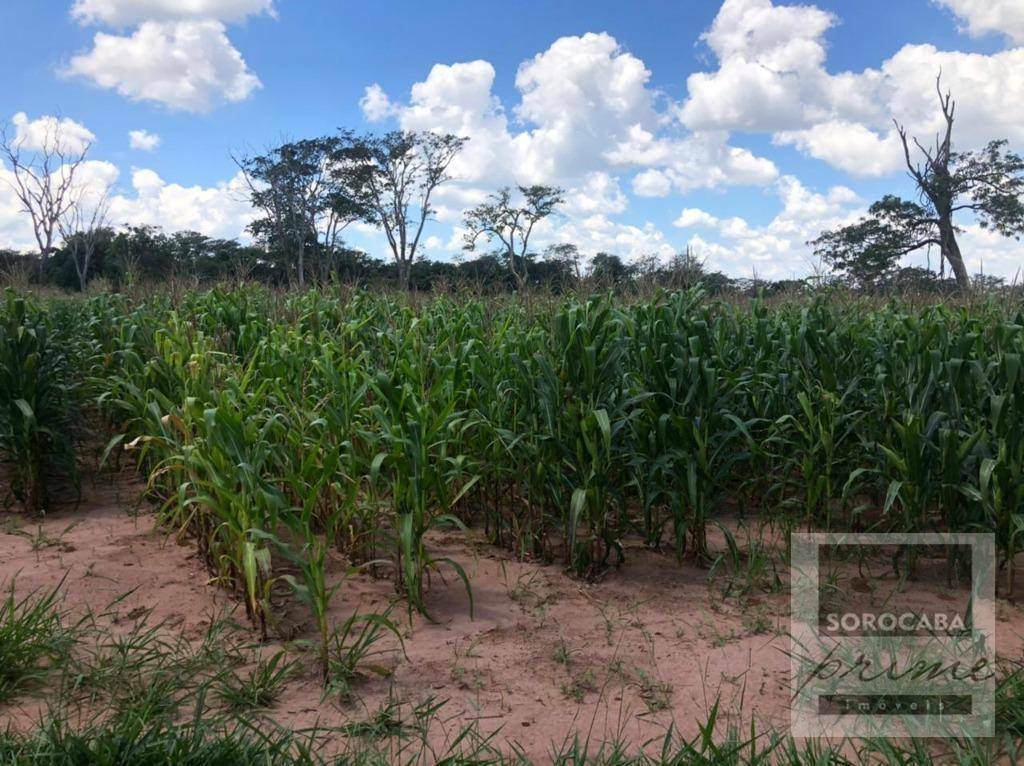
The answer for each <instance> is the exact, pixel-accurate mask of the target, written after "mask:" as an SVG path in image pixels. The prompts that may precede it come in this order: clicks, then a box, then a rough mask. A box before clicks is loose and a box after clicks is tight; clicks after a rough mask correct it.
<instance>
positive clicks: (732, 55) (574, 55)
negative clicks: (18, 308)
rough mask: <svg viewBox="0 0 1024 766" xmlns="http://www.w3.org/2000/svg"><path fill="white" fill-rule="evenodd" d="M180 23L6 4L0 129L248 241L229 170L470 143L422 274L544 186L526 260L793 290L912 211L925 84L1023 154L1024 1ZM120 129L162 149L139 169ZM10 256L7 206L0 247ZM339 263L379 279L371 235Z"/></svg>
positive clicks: (97, 3)
mask: <svg viewBox="0 0 1024 766" xmlns="http://www.w3.org/2000/svg"><path fill="white" fill-rule="evenodd" d="M182 5H185V4H183V3H176V2H174V0H37V1H36V2H12V1H8V2H5V3H3V4H2V5H0V28H2V29H6V30H18V31H17V33H16V34H13V35H8V36H6V39H5V45H4V46H3V47H2V48H0V67H2V71H4V72H6V73H7V77H5V84H4V88H3V91H2V94H0V119H7V120H13V119H14V116H15V115H18V114H20V113H24V115H25V117H24V119H22V121H21V125H22V126H23V129H25V130H27V129H28V128H27V127H24V126H28V125H31V124H32V123H33V121H37V120H40V119H44V118H45V117H46V116H48V115H58V116H60V117H62V118H67V119H70V120H73V121H74V122H75V123H77V124H78V125H80V126H83V127H84V128H85V129H87V130H88V131H89V132H90V133H91V134H92V135H93V136H94V139H95V140H94V145H93V147H92V149H91V154H90V157H91V158H92V159H93V160H95V161H96V162H97V163H98V164H97V166H96V167H95V168H94V171H95V172H94V174H93V175H95V176H96V177H97V178H100V179H102V180H104V182H110V183H113V184H115V190H116V191H117V192H118V193H119V198H118V199H117V201H116V205H115V211H116V212H117V213H118V214H119V215H121V217H123V218H125V219H126V220H131V221H132V222H133V223H137V222H152V223H156V224H161V225H164V226H165V227H166V228H176V227H179V226H186V225H188V226H189V227H190V228H197V229H200V230H204V229H205V233H209V234H211V235H217V236H234V235H240V234H242V228H243V227H244V222H245V220H246V217H245V216H246V211H245V209H244V205H242V204H241V203H239V202H238V201H237V200H236V199H235V198H236V197H237V196H239V195H238V194H237V193H234V194H233V193H232V190H231V188H230V184H231V179H232V177H233V176H234V174H235V168H234V166H233V164H232V162H231V159H230V156H229V153H230V152H231V151H240V150H241V151H244V150H245V149H246V148H247V147H249V148H254V147H255V148H259V147H263V146H266V145H268V144H270V143H272V142H274V141H275V140H277V139H279V138H281V137H282V136H287V137H302V136H310V135H318V134H322V133H325V132H330V131H332V130H333V129H335V128H337V127H339V126H344V127H351V128H355V129H357V130H383V129H388V128H391V127H397V126H399V125H401V126H404V127H412V128H420V129H445V130H453V131H454V132H464V133H467V134H469V136H470V139H471V140H470V145H471V146H472V147H473V148H474V149H475V150H476V151H478V152H481V153H482V155H486V158H487V159H486V162H484V161H477V159H478V158H470V159H468V160H467V166H466V167H465V168H462V173H461V175H460V178H461V180H460V182H459V184H457V185H456V186H457V187H458V188H457V189H456V188H453V189H451V190H449V192H450V193H449V194H447V195H445V196H443V197H442V198H441V200H440V203H441V215H440V220H439V221H437V222H435V223H434V224H432V226H431V230H430V234H431V240H430V245H431V246H430V248H429V251H428V253H429V255H430V256H431V257H438V258H450V257H453V256H455V255H456V254H457V251H458V248H457V240H458V229H457V227H458V219H459V213H460V210H461V207H462V206H464V205H465V204H467V203H468V202H472V201H473V200H475V199H478V198H479V197H480V196H481V195H482V194H485V193H486V192H487V191H489V190H491V189H493V188H495V187H496V186H497V185H499V184H503V183H509V182H517V181H541V182H548V183H557V184H559V185H561V186H563V187H565V188H567V189H569V190H570V204H569V206H568V209H567V210H566V211H565V214H564V215H563V216H562V217H561V218H560V219H559V220H558V221H557V222H552V225H551V226H550V227H549V228H548V229H546V230H544V231H542V232H541V233H540V235H539V236H540V237H541V238H542V240H543V241H548V242H555V241H562V240H565V239H571V240H573V241H577V242H579V243H580V244H581V246H582V247H583V249H584V250H585V251H588V252H593V251H595V250H598V249H607V250H613V251H616V252H620V253H621V254H622V255H624V256H625V257H627V258H628V257H636V256H638V255H640V254H642V253H644V252H657V253H661V254H662V255H665V256H667V254H668V253H670V252H671V251H673V250H678V249H682V248H683V247H685V246H686V245H687V244H691V245H692V246H693V247H694V248H695V249H696V250H697V252H698V254H700V255H702V256H703V257H705V258H706V259H707V260H708V263H709V265H711V266H712V267H714V268H722V269H724V270H726V271H727V272H729V273H732V274H734V275H737V276H749V274H750V273H752V272H754V271H756V272H757V273H760V274H765V275H774V276H790V275H794V274H798V273H806V271H807V270H808V269H809V268H810V265H809V263H808V257H807V252H806V248H805V247H804V246H803V242H804V241H805V240H806V239H807V238H808V237H809V236H813V234H814V233H816V231H818V230H820V228H822V227H824V226H827V225H834V224H836V223H841V222H844V221H847V220H853V219H854V218H856V216H857V215H858V214H860V213H861V212H862V211H863V209H864V208H865V207H866V205H867V204H869V203H870V201H872V200H873V199H875V198H877V197H878V196H879V195H881V194H882V193H885V192H889V191H902V192H904V193H906V192H907V191H908V189H907V188H906V182H905V179H904V177H903V174H902V173H901V171H900V167H899V162H898V160H899V157H898V153H895V154H894V150H895V148H896V147H895V145H894V144H893V138H894V137H893V136H892V135H891V133H890V130H889V119H890V118H891V116H892V115H893V113H895V112H900V114H899V115H897V116H899V117H900V119H901V120H903V121H905V122H906V123H907V124H908V126H909V127H910V128H911V129H912V130H914V131H915V132H920V133H921V134H922V135H923V136H927V135H929V131H931V130H933V129H934V119H935V109H934V95H933V91H932V90H931V89H932V88H933V80H934V77H935V74H936V72H937V71H938V69H939V68H940V67H941V68H942V71H943V73H944V78H945V81H946V82H947V83H948V84H949V85H950V87H952V88H953V89H954V95H955V96H956V97H957V98H958V100H959V101H960V102H961V115H962V121H963V129H962V130H960V129H959V127H960V126H958V134H957V135H958V136H959V137H960V138H961V146H963V147H964V148H970V147H971V146H974V145H979V144H980V143H983V142H984V141H985V140H987V139H988V138H992V137H1007V138H1010V139H1011V142H1012V143H1014V144H1015V145H1016V147H1017V148H1018V149H1024V127H1022V126H1024V113H1022V112H1021V111H1020V110H1024V107H1022V106H1021V103H1022V102H1024V93H1021V89H1022V88H1024V84H1022V83H1024V48H1021V47H1019V46H1021V45H1022V44H1024V0H900V1H899V2H893V1H892V0H888V1H887V2H881V1H879V0H858V2H849V1H847V2H837V1H835V0H818V1H817V2H815V3H813V5H812V4H810V3H807V4H804V5H796V4H787V3H785V2H777V3H773V2H770V0H728V2H726V3H725V4H724V6H723V4H722V3H721V2H712V1H707V2H705V1H696V2H678V1H677V2H665V1H652V2H634V3H630V4H628V5H625V4H622V3H619V2H604V1H593V0H591V1H590V2H582V1H580V2H568V1H553V2H552V1H549V2H532V1H531V2H516V3H492V2H464V1H461V0H460V1H458V2H438V3H429V4H427V3H422V2H420V3H413V2H405V1H404V0H399V1H397V2H392V3H371V4H366V3H361V4H356V3H339V2H326V1H320V0H193V2H191V3H189V4H188V6H189V8H190V9H192V10H191V11H190V12H188V13H185V12H182V11H181V6H182ZM588 33H594V34H591V35H589V36H587V35H588ZM97 36H100V37H103V38H104V39H105V42H103V43H101V41H100V39H99V38H98V37H97ZM183 62H190V63H183ZM468 62H477V64H475V65H474V66H472V67H469V66H467V67H462V68H455V69H448V68H446V67H451V66H452V65H458V64H467V63H468ZM483 62H486V64H484V63H483ZM524 62H526V63H524ZM531 62H532V66H529V65H530V64H531ZM435 65H442V69H441V70H440V71H436V70H435V71H436V76H435V77H430V75H431V70H432V68H433V67H435ZM523 67H526V68H527V69H528V70H529V72H528V74H529V77H527V78H526V80H528V83H527V84H526V85H525V86H523V85H522V83H521V84H520V86H518V87H517V72H518V73H520V74H522V73H523ZM694 75H696V76H698V77H701V78H704V79H703V85H702V87H695V83H694V81H693V80H692V79H689V78H691V76H694ZM417 83H419V84H420V86H418V87H419V96H418V97H417V96H416V95H415V94H412V93H411V89H412V88H413V86H414V85H416V84H417ZM372 85H376V86H379V87H378V90H377V91H376V92H377V93H380V94H386V96H382V98H386V101H384V102H382V103H383V106H382V107H381V108H380V109H378V110H377V111H376V112H375V113H374V114H373V115H371V116H373V117H375V118H376V119H374V120H371V119H368V116H367V114H366V111H367V110H366V109H365V108H364V107H361V104H360V102H361V100H362V99H364V96H365V94H366V89H367V87H368V86H372ZM524 87H525V88H526V90H527V91H529V92H530V94H531V95H530V97H529V99H525V98H524V96H525V94H524ZM567 89H569V90H568V91H567ZM567 92H569V93H571V94H573V95H572V96H571V97H566V93H567ZM465 94H470V95H466V98H462V96H463V95H465ZM576 96H579V98H578V100H577V99H576V98H575V97H576ZM560 100H564V101H565V103H564V104H563V103H560ZM527 101H528V103H527ZM1014 101H1015V102H1016V103H1013V102H1014ZM364 103H365V102H364ZM1011 103H1013V105H1012V107H1007V104H1011ZM563 107H564V113H563V111H562V110H563ZM1015 110H1016V111H1015ZM968 123H969V124H968ZM15 127H17V126H16V125H15ZM456 128H458V130H456ZM133 130H144V131H146V132H147V133H148V134H150V135H151V136H159V145H158V146H156V147H155V148H153V149H151V150H148V151H146V150H141V149H139V148H132V147H131V146H130V141H129V131H133ZM577 138H578V139H579V140H578V141H577ZM574 142H575V143H574ZM737 152H739V153H740V154H737ZM681 158H682V159H681ZM470 160H472V162H470ZM638 176H642V179H641V180H642V182H641V181H637V177H638ZM235 192H237V189H236V190H235ZM5 211H6V212H5ZM685 211H690V212H689V213H686V212H685ZM684 213H685V214H684ZM5 216H6V217H5ZM965 223H967V224H969V223H970V222H965ZM24 236H25V229H24V225H23V222H22V223H20V224H19V222H18V221H17V220H16V219H15V218H14V217H12V213H11V205H10V204H7V205H6V206H5V205H4V202H3V200H2V199H0V246H3V245H5V244H7V243H8V242H9V243H11V244H15V245H20V246H25V245H26V242H25V241H24ZM964 236H965V250H966V251H967V256H968V259H969V260H970V259H972V258H973V259H974V261H976V264H975V265H979V264H983V265H984V267H985V270H986V271H998V272H1001V273H1004V274H1007V275H1012V274H1013V273H1014V272H1015V271H1016V269H1017V268H1018V267H1019V266H1020V263H1021V262H1022V261H1024V255H1022V251H1021V246H1020V243H1016V242H1012V241H1010V242H1005V241H1000V240H998V239H995V238H992V237H991V236H990V235H987V234H985V233H984V232H981V231H980V230H977V229H971V228H970V227H969V228H968V231H967V232H965V235H964ZM347 239H348V240H349V241H350V242H352V243H353V244H356V245H359V246H363V247H366V248H367V249H368V250H370V251H371V252H372V253H374V254H375V255H379V256H381V257H384V256H386V252H385V251H384V249H383V247H382V244H383V243H382V240H380V239H379V238H378V237H376V236H375V235H374V233H373V232H372V231H369V230H367V229H365V228H363V229H361V230H352V231H350V232H349V233H348V236H347ZM5 240H7V241H6V242H5Z"/></svg>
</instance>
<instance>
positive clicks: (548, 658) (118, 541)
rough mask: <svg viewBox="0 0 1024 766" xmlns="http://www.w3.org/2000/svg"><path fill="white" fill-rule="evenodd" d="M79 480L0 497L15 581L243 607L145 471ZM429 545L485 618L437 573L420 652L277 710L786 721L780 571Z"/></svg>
mask: <svg viewBox="0 0 1024 766" xmlns="http://www.w3.org/2000/svg"><path fill="white" fill-rule="evenodd" d="M83 489H84V499H83V502H82V503H81V504H80V505H79V506H78V507H68V508H66V509H62V510H60V511H57V512H54V513H51V514H49V515H48V516H47V517H46V518H45V519H44V520H42V521H41V522H36V521H35V520H30V519H26V518H24V517H22V516H19V515H17V514H13V513H0V583H2V584H4V585H5V586H6V583H8V582H9V581H10V579H11V578H12V577H15V576H16V577H17V579H16V583H17V590H18V591H19V592H28V591H30V590H33V589H40V588H44V589H45V588H52V587H54V586H55V585H56V584H57V583H59V582H60V580H61V578H66V581H65V584H64V588H65V591H66V594H67V595H66V606H67V608H68V609H69V610H71V611H72V612H75V611H80V610H83V609H85V608H89V609H92V610H94V611H101V610H104V609H105V608H106V607H107V606H108V605H109V604H111V603H112V602H114V601H115V600H117V599H118V598H121V597H122V596H123V600H122V601H120V602H119V603H117V604H116V607H114V608H115V609H116V611H117V613H118V615H120V616H121V618H122V619H129V620H130V619H135V618H137V617H138V616H139V615H143V614H147V613H148V614H149V619H150V620H151V621H163V622H165V624H166V626H167V627H168V629H170V630H174V631H180V632H181V634H182V635H184V636H185V637H187V638H198V637H199V636H200V635H202V634H203V633H204V631H205V628H206V627H207V626H208V625H209V622H210V620H212V619H215V616H216V615H217V614H219V613H222V612H223V611H224V610H232V609H233V610H235V613H236V616H237V617H238V619H239V620H244V613H242V612H241V610H240V609H239V608H238V607H237V604H236V602H235V601H234V599H233V598H232V597H231V596H230V595H229V594H227V593H226V592H225V591H223V590H222V589H220V588H218V587H217V586H216V585H213V584H210V583H209V582H208V579H209V577H208V574H207V572H206V571H205V569H204V568H203V566H202V564H201V562H199V561H198V560H197V558H196V556H195V554H194V553H193V552H192V549H191V547H189V546H188V545H184V546H183V545H179V544H177V543H176V542H175V540H174V538H173V537H169V536H168V535H167V534H166V532H164V531H160V530H157V529H155V526H154V517H153V515H152V513H151V512H150V511H149V510H148V509H146V508H145V507H142V508H141V509H140V508H139V507H138V495H139V490H140V485H139V483H138V481H137V480H134V479H133V478H131V477H129V476H127V475H122V476H119V477H111V476H108V475H102V476H98V477H94V478H93V480H92V481H86V482H85V486H84V488H83ZM431 548H432V550H433V551H434V553H435V554H438V555H450V556H452V557H453V558H455V559H456V560H457V561H459V562H460V563H461V564H462V565H463V566H464V567H465V569H466V571H467V572H468V574H469V577H470V580H471V582H472V585H473V594H474V598H475V605H476V608H475V614H474V618H473V619H470V616H469V609H468V602H467V599H466V594H465V590H464V589H463V586H462V584H461V582H460V581H459V580H458V579H457V578H456V577H454V576H448V577H446V578H445V579H446V581H444V582H443V581H442V580H441V579H439V578H438V577H437V576H435V577H434V578H433V582H432V586H431V589H430V593H429V601H428V603H429V606H430V609H431V612H432V615H433V616H434V618H435V619H436V620H437V622H436V623H431V622H428V621H426V620H424V619H423V618H421V617H416V618H414V619H413V620H412V623H411V625H410V623H409V621H408V619H407V618H406V616H405V608H404V603H401V602H400V603H398V604H397V605H396V607H395V611H394V613H393V616H394V617H396V618H397V619H398V620H399V621H400V622H401V624H402V625H403V627H404V628H405V631H406V639H405V654H406V656H405V657H403V656H402V655H401V654H400V653H397V652H396V653H393V654H391V655H390V656H389V657H388V658H386V660H385V661H386V662H387V663H388V664H389V665H390V666H391V667H392V668H393V674H392V675H391V677H390V678H381V677H377V676H371V677H369V678H367V679H366V680H365V682H363V683H361V684H360V685H359V687H358V688H357V690H356V691H357V694H356V696H355V698H354V699H352V700H349V701H345V702H341V701H338V700H336V699H333V698H332V699H326V700H325V699H323V698H322V690H321V686H320V683H319V681H318V679H317V676H316V673H315V672H314V670H313V669H312V667H311V663H307V664H308V665H310V667H309V668H308V672H307V673H305V674H304V675H303V676H302V677H299V678H297V679H295V680H293V681H292V682H291V683H290V684H289V686H288V688H287V690H286V692H285V694H284V696H283V698H282V699H281V700H280V701H279V702H278V703H277V704H276V705H275V707H274V708H273V710H272V711H271V714H272V716H273V717H274V718H275V719H276V720H278V721H279V722H280V723H282V724H284V725H288V726H294V727H308V726H312V725H314V724H316V723H319V724H321V725H324V726H333V725H337V724H340V723H344V722H350V721H358V720H363V719H365V718H367V717H368V716H369V715H370V714H372V712H373V711H375V710H376V709H378V708H379V707H380V706H381V705H382V704H384V703H385V702H386V700H388V699H389V697H390V698H396V699H398V700H400V701H402V702H404V703H408V704H416V703H418V702H421V701H422V700H424V699H426V698H428V697H434V698H436V699H437V700H448V703H447V704H446V705H445V707H444V708H443V710H442V713H441V716H440V718H441V720H443V721H445V722H446V725H445V728H446V729H447V731H449V732H454V731H457V730H458V729H459V727H460V726H461V725H462V724H464V723H466V722H468V721H474V722H476V723H477V724H478V726H479V728H480V730H481V731H483V732H485V733H491V732H497V734H496V739H495V741H496V742H507V743H517V745H518V746H519V747H520V748H522V750H523V751H524V752H525V753H526V754H528V755H530V756H531V757H534V758H538V759H540V760H543V759H544V756H545V755H547V754H548V753H549V752H550V750H551V747H552V744H553V743H559V742H562V741H564V740H565V738H566V737H567V736H570V735H571V733H572V732H578V733H579V734H580V736H581V737H584V738H589V739H590V740H591V741H592V742H597V741H602V740H606V739H609V738H611V737H614V736H619V737H625V738H627V739H629V740H630V741H631V742H633V743H634V744H635V745H637V746H639V745H641V744H642V743H645V742H648V741H650V740H653V739H655V738H659V739H660V738H661V737H662V736H663V735H664V733H665V732H666V730H667V729H668V727H669V726H673V727H674V728H675V729H676V730H677V731H681V732H683V733H686V734H693V733H694V732H695V731H696V725H697V724H696V722H697V721H701V720H703V719H704V718H705V716H706V712H707V710H708V707H709V706H710V705H711V704H712V703H713V701H714V700H715V699H716V698H720V700H721V706H722V709H723V712H724V713H725V714H727V715H729V716H731V717H732V718H733V720H735V721H736V722H743V723H747V722H749V720H750V719H751V717H753V718H754V719H755V720H756V721H758V722H760V723H763V724H766V725H772V726H776V727H783V728H784V727H785V726H786V723H787V721H788V694H789V692H788V683H789V659H788V657H787V656H786V654H785V651H786V650H787V649H788V638H787V634H786V631H787V625H788V611H789V594H788V591H787V590H786V589H785V588H784V587H783V588H782V589H779V590H777V591H775V592H764V591H756V592H753V593H750V594H748V595H747V596H746V597H744V598H742V599H740V598H736V597H733V596H730V597H728V598H726V597H723V587H724V578H723V577H716V578H715V580H714V582H712V583H711V584H709V583H708V581H707V572H706V571H705V570H701V569H698V568H696V567H694V566H692V565H685V566H678V565H677V564H676V563H675V561H674V560H673V558H672V557H671V556H668V555H663V554H658V553H654V552H651V551H648V550H646V549H644V548H643V547H642V546H639V545H632V546H630V547H628V549H627V552H626V553H627V562H628V563H627V564H626V565H625V566H624V567H622V568H621V569H619V570H616V571H613V572H611V573H609V574H608V576H607V577H605V578H604V579H603V580H602V581H601V582H599V583H596V584H586V583H582V582H579V581H576V580H574V579H572V578H570V577H567V576H566V575H565V574H563V573H562V571H561V570H560V569H559V568H558V567H557V566H542V565H537V564H534V563H522V562H518V561H515V560H514V559H512V558H511V557H510V556H508V555H507V554H506V553H505V552H503V551H501V550H497V549H495V548H493V547H492V546H489V545H486V544H485V543H483V542H481V541H479V540H477V539H474V538H473V537H472V535H471V536H470V538H469V539H467V538H466V537H465V536H464V535H461V534H460V535H444V536H440V537H436V538H434V539H432V540H431ZM340 568H341V567H340V566H339V569H340ZM126 593H127V594H128V595H127V596H125V595H124V594H126ZM393 600H394V591H393V587H392V585H391V583H390V581H388V580H377V579H373V578H371V577H370V576H369V575H367V574H360V575H355V576H351V577H350V578H349V579H348V581H347V582H346V583H345V584H344V585H343V586H342V588H341V590H340V591H339V594H338V597H337V598H336V603H335V606H334V608H333V610H332V611H333V615H332V616H333V618H334V619H336V620H343V619H344V618H345V617H347V616H348V615H350V614H351V613H352V611H353V610H354V609H359V610H360V611H366V610H381V609H383V608H385V607H386V606H387V604H388V603H390V602H391V601H393ZM999 615H1000V618H999V619H1000V622H999V624H998V628H999V630H998V646H999V650H1000V653H1001V654H1007V655H1012V656H1014V657H1020V652H1021V636H1022V635H1024V613H1022V611H1021V609H1020V608H1019V607H1018V606H1017V605H1015V604H1010V603H1008V602H1006V601H1001V602H1000V603H999ZM305 635H306V636H307V637H308V636H309V633H308V631H307V632H306V634H305ZM280 646H281V644H280V643H275V644H273V645H272V646H270V647H268V648H267V649H266V650H265V651H267V652H270V651H273V650H275V649H276V648H279V647H280ZM20 704H29V703H18V702H16V703H14V705H13V706H8V709H6V710H5V709H4V708H0V721H3V719H4V718H7V719H8V720H13V719H14V718H16V717H17V716H18V713H19V705H20ZM24 711H25V709H22V712H24ZM0 725H2V724H0ZM435 736H436V737H439V738H440V739H441V740H443V738H444V736H445V734H444V732H443V731H440V732H438V733H437V734H435Z"/></svg>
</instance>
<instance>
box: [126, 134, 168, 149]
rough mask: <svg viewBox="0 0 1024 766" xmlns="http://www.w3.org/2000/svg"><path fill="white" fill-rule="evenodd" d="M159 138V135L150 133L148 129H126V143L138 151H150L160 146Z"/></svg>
mask: <svg viewBox="0 0 1024 766" xmlns="http://www.w3.org/2000/svg"><path fill="white" fill-rule="evenodd" d="M161 140H162V139H161V138H160V136H159V135H157V134H156V133H150V132H149V131H148V130H129V131H128V145H129V146H131V148H132V149H138V150H139V151H143V152H151V151H153V150H154V149H156V148H157V147H158V146H160V142H161Z"/></svg>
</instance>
